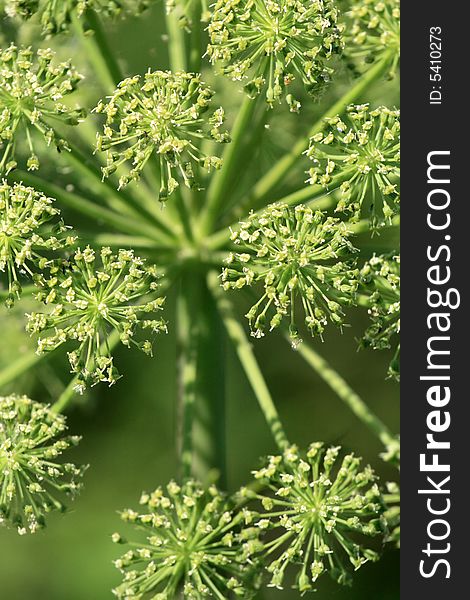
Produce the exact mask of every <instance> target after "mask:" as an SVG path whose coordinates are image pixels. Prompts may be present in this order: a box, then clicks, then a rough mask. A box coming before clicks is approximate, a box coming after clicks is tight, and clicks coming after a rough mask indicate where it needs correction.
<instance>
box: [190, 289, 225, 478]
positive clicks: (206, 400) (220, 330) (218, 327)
mask: <svg viewBox="0 0 470 600" xmlns="http://www.w3.org/2000/svg"><path fill="white" fill-rule="evenodd" d="M197 368H198V385H197V404H196V417H197V418H196V423H195V432H194V433H195V438H194V440H195V447H196V450H197V452H196V458H198V459H199V458H200V457H201V456H203V452H202V451H203V450H204V449H205V450H206V452H207V450H209V453H208V456H209V457H210V458H211V462H210V463H209V465H210V466H211V467H212V468H215V469H216V472H217V475H219V478H218V484H219V486H220V487H221V488H223V489H225V488H226V484H227V481H226V480H227V468H226V467H227V465H226V436H225V429H226V414H225V405H226V398H225V329H224V327H223V323H222V321H221V319H220V316H219V313H218V312H217V307H216V305H215V303H214V299H213V297H212V294H211V293H210V291H209V289H208V288H207V284H206V282H205V281H204V282H203V283H201V307H200V319H199V353H198V363H197ZM206 431H209V432H210V438H208V437H207V435H205V432H206ZM204 439H205V444H204V445H203V446H202V448H199V444H202V442H204ZM195 466H196V467H197V464H196V465H195ZM196 475H197V471H196Z"/></svg>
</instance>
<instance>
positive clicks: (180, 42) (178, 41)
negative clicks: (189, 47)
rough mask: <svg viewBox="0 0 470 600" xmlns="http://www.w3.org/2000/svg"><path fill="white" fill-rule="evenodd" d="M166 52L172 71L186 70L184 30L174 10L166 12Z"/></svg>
mask: <svg viewBox="0 0 470 600" xmlns="http://www.w3.org/2000/svg"><path fill="white" fill-rule="evenodd" d="M165 18H166V29H167V32H168V54H169V58H170V66H171V70H172V71H186V45H185V41H184V32H183V29H182V28H181V27H180V25H179V23H178V18H177V17H176V15H175V14H174V12H170V13H166V16H165Z"/></svg>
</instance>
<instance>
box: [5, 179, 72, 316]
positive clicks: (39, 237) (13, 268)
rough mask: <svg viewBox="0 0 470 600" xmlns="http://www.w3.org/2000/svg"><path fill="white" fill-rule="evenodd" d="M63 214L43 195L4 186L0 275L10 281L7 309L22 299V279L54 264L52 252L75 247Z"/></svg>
mask: <svg viewBox="0 0 470 600" xmlns="http://www.w3.org/2000/svg"><path fill="white" fill-rule="evenodd" d="M59 214H60V211H59V210H58V209H57V208H55V207H54V200H53V199H52V198H47V197H46V196H45V195H44V194H43V193H41V192H38V191H36V190H35V189H33V188H31V187H25V186H24V185H22V184H21V183H14V184H13V185H12V186H10V185H9V184H8V183H7V182H6V181H5V180H4V181H2V182H1V183H0V274H1V275H2V277H1V279H4V278H5V279H6V281H7V282H8V296H7V299H6V305H7V306H9V307H11V306H12V304H13V303H14V301H15V298H16V297H19V296H20V294H21V279H22V278H24V277H33V276H34V274H35V273H37V272H38V271H41V270H42V269H44V268H45V266H46V265H47V264H51V262H52V261H51V257H52V256H53V255H52V254H51V253H54V252H57V251H58V250H62V249H64V248H67V247H70V246H71V245H73V244H74V242H75V238H74V237H72V236H70V235H68V234H67V228H66V227H65V226H64V224H63V223H62V221H60V219H59ZM1 279H0V281H1Z"/></svg>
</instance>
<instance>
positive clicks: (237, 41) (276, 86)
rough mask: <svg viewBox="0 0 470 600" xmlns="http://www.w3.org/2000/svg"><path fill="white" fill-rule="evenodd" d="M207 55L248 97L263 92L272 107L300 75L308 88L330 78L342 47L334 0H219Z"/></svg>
mask: <svg viewBox="0 0 470 600" xmlns="http://www.w3.org/2000/svg"><path fill="white" fill-rule="evenodd" d="M208 29H209V35H210V44H209V46H208V48H207V54H208V56H209V58H210V60H211V61H212V62H213V63H221V65H222V68H223V72H224V73H225V74H226V75H228V76H229V77H231V78H232V79H234V80H239V81H243V80H247V82H246V84H245V90H246V91H247V92H248V94H249V95H250V96H252V95H256V94H258V93H261V92H264V93H265V95H266V100H267V102H268V104H269V105H270V106H273V104H274V103H275V102H278V101H279V100H280V99H282V97H284V96H285V97H286V100H287V102H288V103H289V105H290V107H291V110H293V111H294V112H297V111H298V109H299V107H300V105H299V103H298V101H297V100H295V99H294V98H293V96H292V94H291V92H290V89H291V86H292V84H293V82H294V81H295V79H297V78H299V79H300V80H301V82H302V83H303V84H304V85H305V86H306V88H307V90H308V91H309V92H310V93H318V92H319V91H321V90H322V88H323V87H324V86H325V84H326V83H328V82H329V80H330V76H331V73H332V69H331V67H330V66H329V62H330V60H331V58H332V57H333V56H334V55H335V54H338V53H339V52H340V51H341V48H342V36H341V28H340V26H339V25H338V10H337V8H336V4H335V2H332V1H331V0H217V2H216V3H215V5H214V8H213V13H212V16H211V20H210V23H209V28H208Z"/></svg>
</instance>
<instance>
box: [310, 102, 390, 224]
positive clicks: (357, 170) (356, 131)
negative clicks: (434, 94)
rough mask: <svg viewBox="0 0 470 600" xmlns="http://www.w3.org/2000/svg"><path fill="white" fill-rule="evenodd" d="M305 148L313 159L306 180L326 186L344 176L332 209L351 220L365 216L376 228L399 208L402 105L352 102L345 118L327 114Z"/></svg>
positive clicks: (387, 220) (388, 220) (384, 222)
mask: <svg viewBox="0 0 470 600" xmlns="http://www.w3.org/2000/svg"><path fill="white" fill-rule="evenodd" d="M306 154H307V156H308V157H309V158H310V159H311V160H312V161H313V163H314V166H313V167H312V168H311V169H310V171H309V180H308V182H309V183H310V184H312V185H313V184H319V185H321V186H323V187H325V189H329V188H330V187H331V185H332V183H333V184H334V178H335V177H338V178H339V179H340V180H341V181H342V183H341V185H340V200H339V202H338V206H337V209H336V210H338V211H345V212H348V213H351V214H352V215H353V219H354V220H357V219H359V218H361V216H362V217H366V218H369V219H370V221H371V223H372V225H373V227H374V228H375V227H378V226H382V225H385V224H387V223H390V221H391V217H392V216H393V215H395V214H397V213H398V211H399V202H400V192H399V189H398V178H399V176H400V111H398V110H391V109H389V108H385V107H384V106H381V107H379V108H376V109H374V110H371V109H370V108H369V105H368V104H362V105H350V106H348V108H347V116H346V118H345V121H343V120H342V119H341V117H339V116H336V117H333V118H330V119H325V128H324V130H323V131H322V132H320V133H317V134H316V135H314V136H313V138H311V140H310V147H309V148H308V150H307V151H306Z"/></svg>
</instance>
